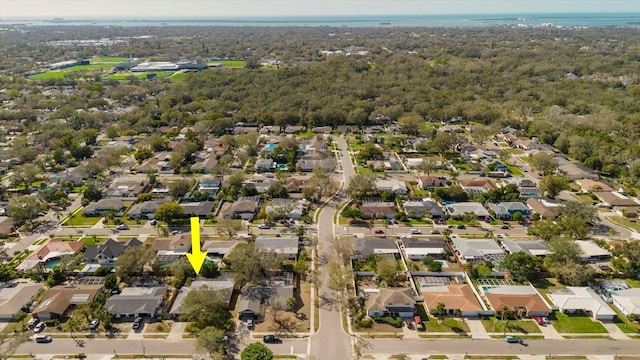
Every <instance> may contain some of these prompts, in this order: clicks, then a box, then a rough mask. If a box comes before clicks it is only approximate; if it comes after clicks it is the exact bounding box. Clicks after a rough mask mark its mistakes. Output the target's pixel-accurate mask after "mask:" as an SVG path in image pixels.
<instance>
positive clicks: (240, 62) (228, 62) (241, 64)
mask: <svg viewBox="0 0 640 360" xmlns="http://www.w3.org/2000/svg"><path fill="white" fill-rule="evenodd" d="M211 63H214V64H222V65H224V66H226V67H244V66H245V65H246V64H247V62H246V61H244V60H211Z"/></svg>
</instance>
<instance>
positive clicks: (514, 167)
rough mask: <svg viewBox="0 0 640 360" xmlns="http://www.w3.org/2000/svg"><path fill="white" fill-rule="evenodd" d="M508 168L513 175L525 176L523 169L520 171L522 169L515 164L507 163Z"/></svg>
mask: <svg viewBox="0 0 640 360" xmlns="http://www.w3.org/2000/svg"><path fill="white" fill-rule="evenodd" d="M507 170H508V171H509V173H511V175H513V176H524V174H523V173H522V171H520V169H518V168H517V167H516V166H513V165H507Z"/></svg>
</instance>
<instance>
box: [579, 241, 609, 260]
mask: <svg viewBox="0 0 640 360" xmlns="http://www.w3.org/2000/svg"><path fill="white" fill-rule="evenodd" d="M576 244H578V246H579V247H580V250H582V255H581V256H580V260H582V262H585V263H596V262H601V261H609V260H611V253H610V252H609V250H606V249H603V248H601V247H600V246H599V245H598V244H596V242H595V241H593V240H576Z"/></svg>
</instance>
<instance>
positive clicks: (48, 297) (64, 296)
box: [31, 285, 102, 321]
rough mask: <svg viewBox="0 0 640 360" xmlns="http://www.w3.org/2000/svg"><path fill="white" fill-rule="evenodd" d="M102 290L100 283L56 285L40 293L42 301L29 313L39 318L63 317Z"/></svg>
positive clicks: (87, 302)
mask: <svg viewBox="0 0 640 360" xmlns="http://www.w3.org/2000/svg"><path fill="white" fill-rule="evenodd" d="M101 290H102V285H58V286H54V287H52V288H50V289H49V290H47V291H46V292H45V293H44V294H43V295H42V301H41V302H40V303H39V304H38V305H37V306H36V307H35V308H34V309H33V311H32V312H31V314H32V315H33V317H36V318H38V319H39V320H41V321H42V320H49V319H63V318H66V317H68V316H70V315H71V314H70V313H71V312H72V311H73V309H74V308H75V307H76V306H78V305H83V304H89V303H90V302H92V301H93V298H94V297H95V296H96V294H98V292H100V291H101Z"/></svg>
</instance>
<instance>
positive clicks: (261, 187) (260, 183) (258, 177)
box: [242, 174, 277, 194]
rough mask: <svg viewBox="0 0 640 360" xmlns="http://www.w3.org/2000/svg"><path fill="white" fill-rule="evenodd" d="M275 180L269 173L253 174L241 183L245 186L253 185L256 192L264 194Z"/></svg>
mask: <svg viewBox="0 0 640 360" xmlns="http://www.w3.org/2000/svg"><path fill="white" fill-rule="evenodd" d="M276 181H277V180H276V179H274V178H273V176H271V174H264V175H263V174H253V175H252V176H251V177H249V178H248V179H246V180H245V181H244V182H243V183H242V184H243V185H244V186H245V187H246V186H253V187H254V188H255V189H256V191H257V192H258V194H264V193H266V192H267V190H269V187H271V185H273V184H274V183H275V182H276Z"/></svg>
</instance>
